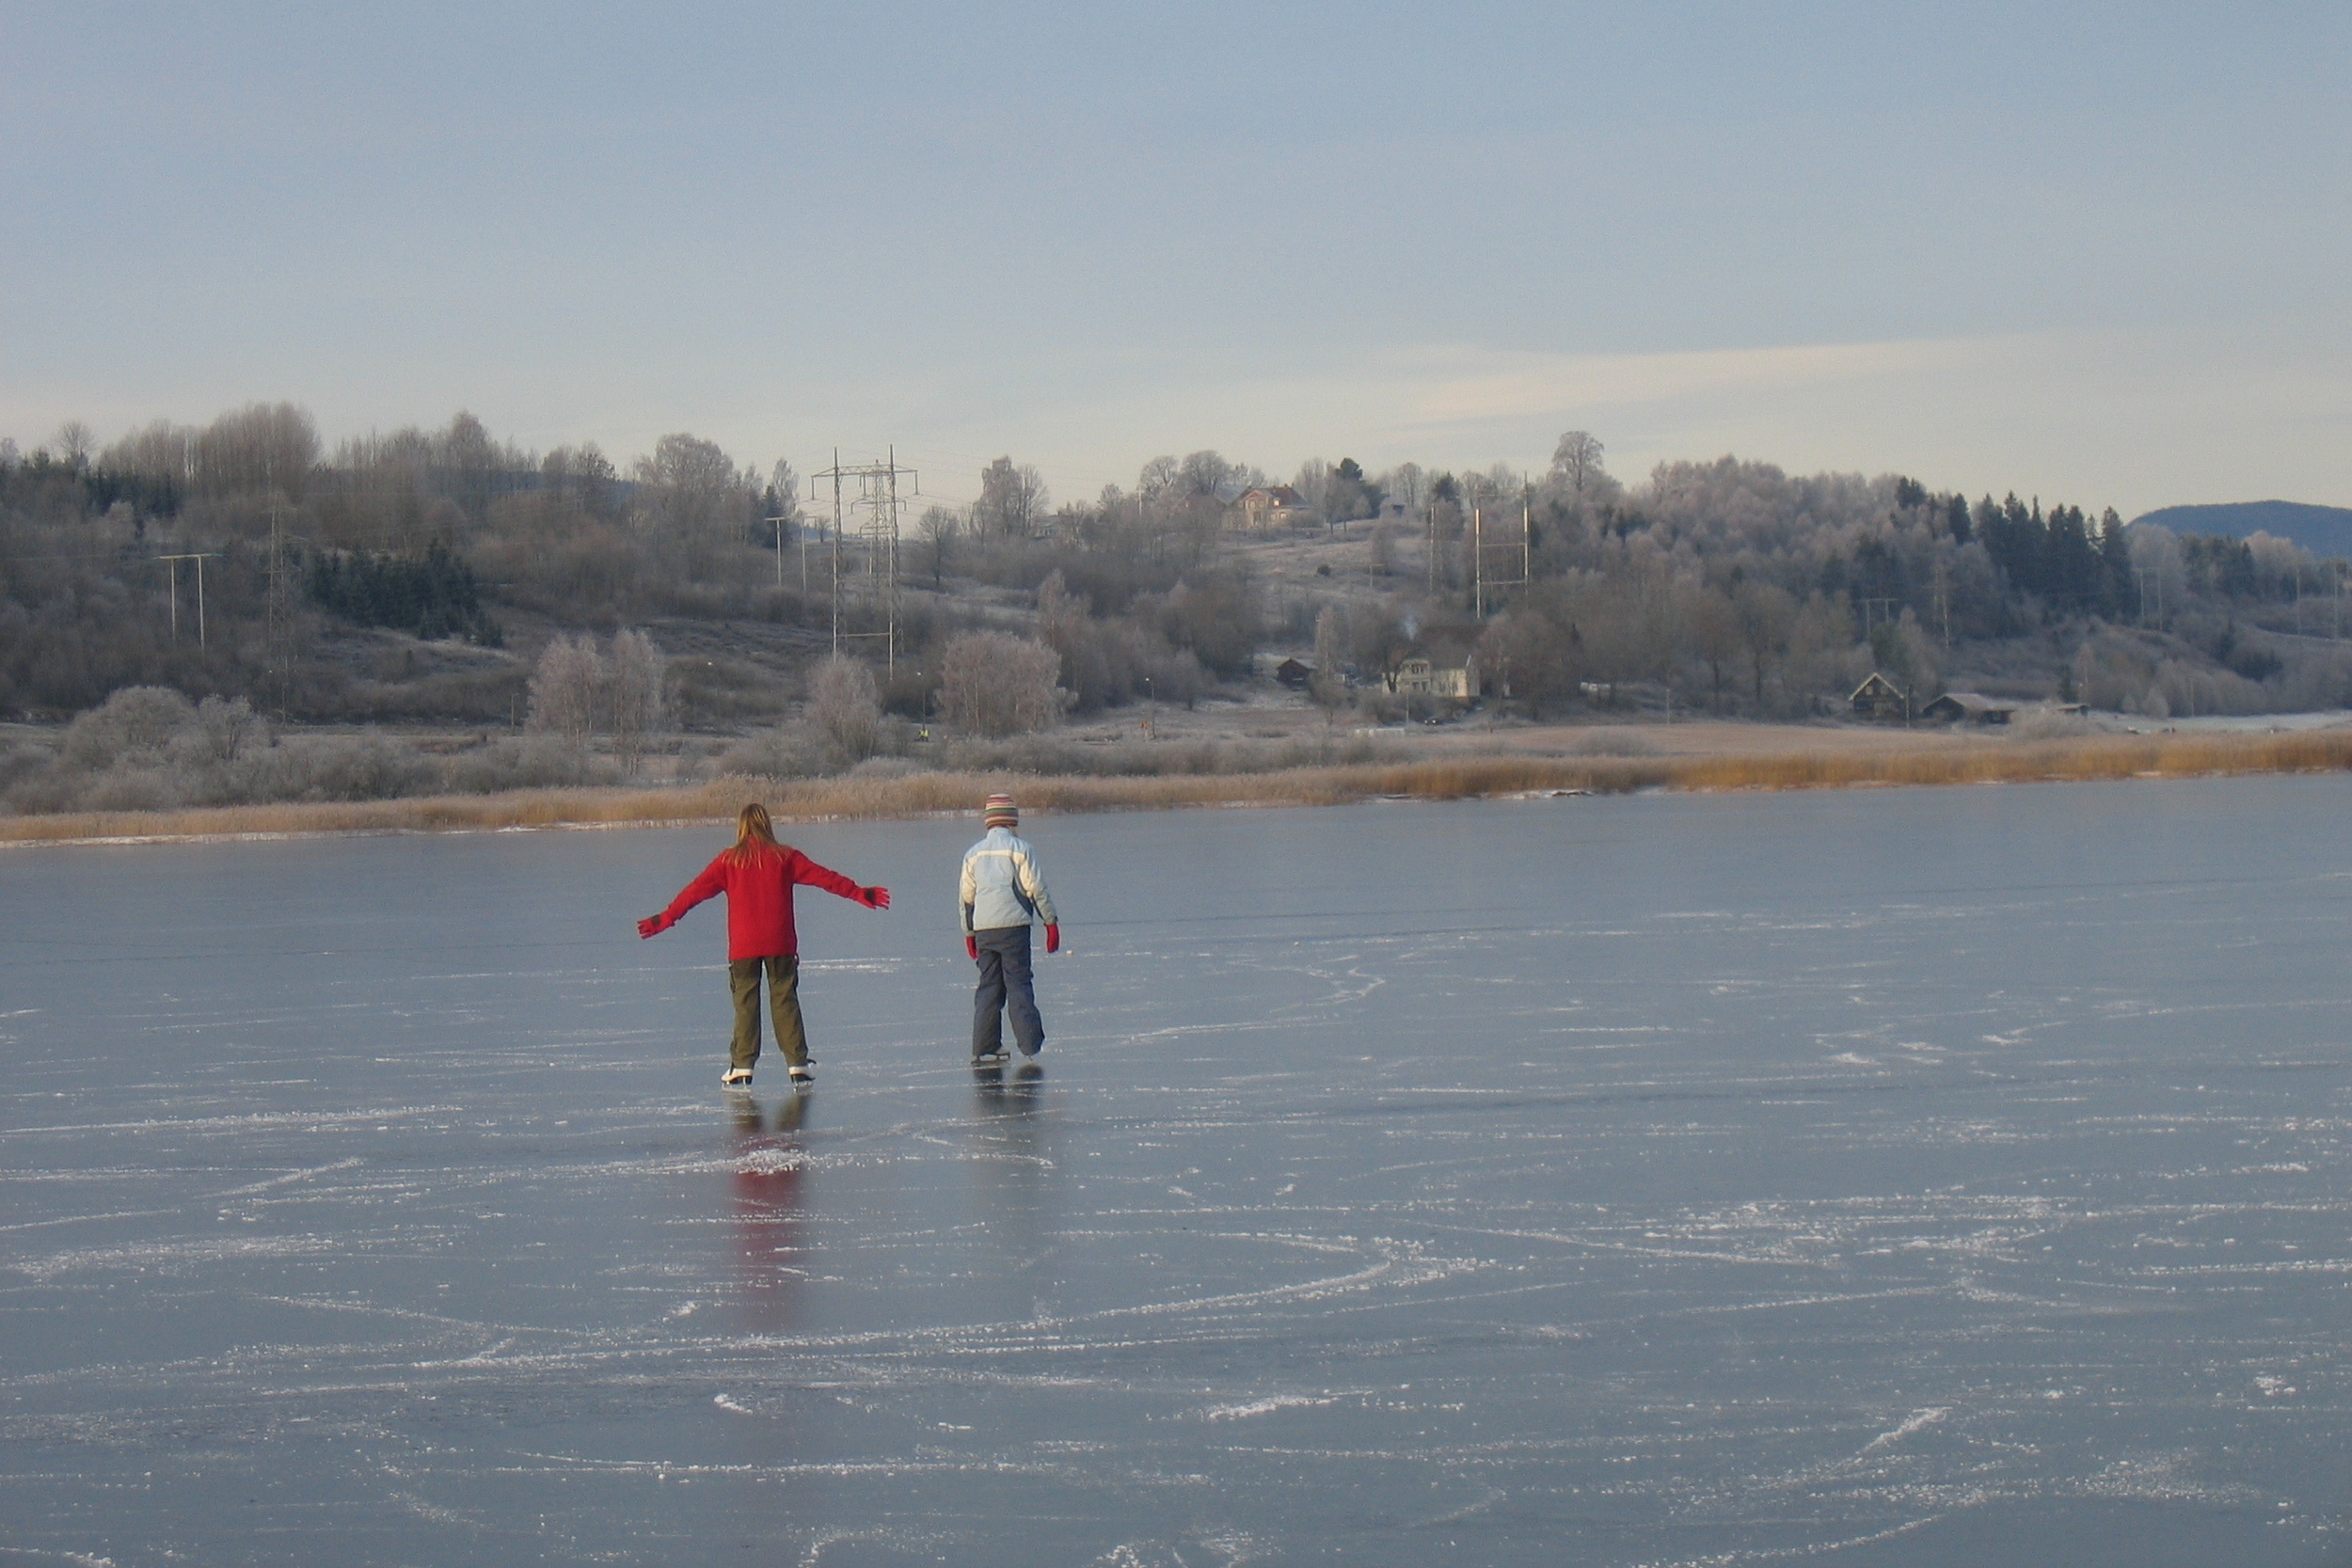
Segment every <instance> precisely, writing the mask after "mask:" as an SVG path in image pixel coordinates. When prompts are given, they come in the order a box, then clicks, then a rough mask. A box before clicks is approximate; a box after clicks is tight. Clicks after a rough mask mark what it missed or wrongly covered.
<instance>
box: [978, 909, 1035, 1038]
mask: <svg viewBox="0 0 2352 1568" xmlns="http://www.w3.org/2000/svg"><path fill="white" fill-rule="evenodd" d="M972 935H973V938H974V939H975V940H976V941H977V942H978V944H979V949H980V983H979V986H978V988H977V989H976V990H974V991H973V992H972V1054H973V1055H975V1056H986V1055H993V1053H995V1052H997V1051H998V1050H1000V1049H1001V1048H1002V1047H1003V1045H1004V1038H1005V1037H1004V1021H1003V1017H1002V1015H1003V1014H1005V1013H1008V1012H1009V1013H1011V1014H1012V1037H1013V1041H1014V1043H1015V1044H1017V1045H1019V1046H1020V1047H1021V1054H1023V1055H1024V1056H1034V1055H1036V1054H1037V1053H1038V1048H1039V1047H1040V1046H1042V1045H1043V1044H1044V1043H1045V1021H1044V1020H1043V1019H1041V1018H1040V1017H1038V1015H1037V993H1036V992H1035V991H1034V990H1031V989H1030V982H1029V928H1028V927H1026V926H1002V927H997V928H996V929H995V930H993V931H975V932H973V933H972Z"/></svg>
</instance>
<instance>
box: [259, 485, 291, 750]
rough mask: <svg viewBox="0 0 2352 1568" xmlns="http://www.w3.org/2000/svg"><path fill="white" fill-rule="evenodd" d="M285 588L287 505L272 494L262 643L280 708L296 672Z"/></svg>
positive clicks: (266, 665) (282, 706) (265, 663)
mask: <svg viewBox="0 0 2352 1568" xmlns="http://www.w3.org/2000/svg"><path fill="white" fill-rule="evenodd" d="M286 590H287V574H286V516H285V509H284V507H282V506H281V505H279V503H278V499H277V498H276V497H274V496H273V497H272V498H271V499H270V506H269V614H268V618H267V620H266V621H265V622H264V624H263V629H262V650H263V655H262V668H263V670H264V671H265V672H266V675H267V678H268V679H269V680H270V681H271V683H272V684H274V685H275V686H276V687H277V688H278V708H279V709H280V710H281V711H282V710H283V709H284V707H285V705H286V695H287V690H288V688H289V686H290V685H291V684H292V675H293V672H292V670H291V669H290V666H291V665H292V663H293V653H292V649H291V647H290V646H289V644H290V643H291V642H292V641H293V637H294V609H293V607H292V606H291V605H289V604H288V603H287V602H286Z"/></svg>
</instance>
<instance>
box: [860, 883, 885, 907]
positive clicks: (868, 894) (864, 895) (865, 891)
mask: <svg viewBox="0 0 2352 1568" xmlns="http://www.w3.org/2000/svg"><path fill="white" fill-rule="evenodd" d="M857 901H858V902H859V903H861V904H863V905H865V906H866V908H867V909H869V910H886V909H888V908H890V890H889V889H888V888H886V887H862V888H860V889H858V890H857Z"/></svg>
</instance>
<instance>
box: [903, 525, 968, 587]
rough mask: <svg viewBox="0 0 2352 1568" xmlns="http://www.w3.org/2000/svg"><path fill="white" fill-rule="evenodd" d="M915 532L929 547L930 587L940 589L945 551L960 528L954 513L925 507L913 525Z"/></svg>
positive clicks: (942, 582)
mask: <svg viewBox="0 0 2352 1568" xmlns="http://www.w3.org/2000/svg"><path fill="white" fill-rule="evenodd" d="M914 527H915V531H917V532H918V533H920V534H921V535H922V536H923V542H924V543H925V544H927V545H929V546H930V547H931V586H932V587H933V588H935V589H936V588H939V587H941V586H942V585H943V584H944V583H945V582H946V575H947V549H948V546H951V545H953V544H954V543H955V539H956V533H957V531H958V530H959V528H960V527H961V524H960V522H959V520H958V519H957V516H956V515H955V513H954V512H953V511H952V510H950V509H949V508H947V507H945V506H927V507H925V508H924V509H923V515H922V518H921V520H919V521H918V522H917V523H916V524H915V525H914Z"/></svg>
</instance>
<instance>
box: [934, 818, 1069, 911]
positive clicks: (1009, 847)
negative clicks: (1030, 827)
mask: <svg viewBox="0 0 2352 1568" xmlns="http://www.w3.org/2000/svg"><path fill="white" fill-rule="evenodd" d="M956 897H957V901H958V902H959V903H961V905H962V907H963V929H964V934H965V935H967V936H969V935H970V934H971V933H972V932H974V931H995V930H1002V929H1003V928H1004V927H1008V926H1026V925H1028V924H1029V923H1030V922H1031V921H1043V922H1044V923H1045V924H1046V925H1048V926H1056V925H1059V924H1060V922H1059V921H1058V920H1057V919H1056V918H1055V916H1054V899H1053V895H1050V894H1048V893H1047V892H1046V891H1045V874H1044V873H1043V872H1041V871H1040V870H1039V869H1038V867H1037V851H1036V850H1034V849H1032V848H1030V847H1029V846H1028V842H1027V841H1026V840H1025V839H1023V838H1021V837H1020V836H1019V835H1017V834H1016V833H1014V832H1013V831H1012V830H1011V829H1010V828H991V829H989V831H988V836H987V837H986V838H984V839H982V840H980V841H979V843H977V844H975V845H974V846H972V847H971V848H969V849H967V850H965V851H964V855H963V881H962V886H961V889H960V890H959V891H958V893H957V895H956Z"/></svg>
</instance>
